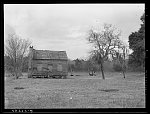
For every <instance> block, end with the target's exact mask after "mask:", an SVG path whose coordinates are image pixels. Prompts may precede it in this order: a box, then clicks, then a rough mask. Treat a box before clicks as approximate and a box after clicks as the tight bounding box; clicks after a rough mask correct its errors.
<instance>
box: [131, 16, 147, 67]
mask: <svg viewBox="0 0 150 114" xmlns="http://www.w3.org/2000/svg"><path fill="white" fill-rule="evenodd" d="M140 20H141V21H142V24H141V28H140V29H139V30H138V31H137V32H132V33H131V34H130V35H129V48H130V49H132V50H133V53H132V54H130V56H129V64H130V65H136V66H144V65H145V13H144V14H143V15H142V16H141V18H140Z"/></svg>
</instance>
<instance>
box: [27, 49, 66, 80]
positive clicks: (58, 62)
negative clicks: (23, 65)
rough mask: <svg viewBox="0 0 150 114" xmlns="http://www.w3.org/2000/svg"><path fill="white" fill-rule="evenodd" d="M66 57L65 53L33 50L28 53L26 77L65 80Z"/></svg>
mask: <svg viewBox="0 0 150 114" xmlns="http://www.w3.org/2000/svg"><path fill="white" fill-rule="evenodd" d="M67 75H68V57H67V54H66V51H50V50H35V49H33V46H32V47H30V51H29V68H28V77H29V78H37V77H47V78H66V76H67Z"/></svg>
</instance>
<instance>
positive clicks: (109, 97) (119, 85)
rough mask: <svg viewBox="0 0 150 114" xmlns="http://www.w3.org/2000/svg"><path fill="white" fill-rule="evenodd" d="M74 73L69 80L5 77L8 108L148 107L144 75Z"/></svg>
mask: <svg viewBox="0 0 150 114" xmlns="http://www.w3.org/2000/svg"><path fill="white" fill-rule="evenodd" d="M105 75H106V79H105V80H102V77H101V75H100V73H97V75H96V76H89V75H88V73H74V76H70V74H69V75H68V77H67V79H40V78H39V79H31V78H30V79H29V78H27V75H26V74H24V76H23V77H21V78H20V79H17V80H14V79H12V77H6V78H5V83H4V84H5V85H4V87H5V108H6V109H44V108H46V109H51V108H145V75H144V74H143V73H127V74H126V78H125V79H124V78H123V76H122V74H120V73H114V72H113V73H112V72H110V73H105Z"/></svg>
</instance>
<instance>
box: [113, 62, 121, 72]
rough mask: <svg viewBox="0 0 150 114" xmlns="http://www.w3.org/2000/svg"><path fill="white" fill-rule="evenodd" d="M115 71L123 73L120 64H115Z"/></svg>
mask: <svg viewBox="0 0 150 114" xmlns="http://www.w3.org/2000/svg"><path fill="white" fill-rule="evenodd" d="M113 69H114V71H118V72H119V71H122V67H121V65H120V64H119V63H114V64H113Z"/></svg>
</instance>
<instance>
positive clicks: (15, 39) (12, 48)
mask: <svg viewBox="0 0 150 114" xmlns="http://www.w3.org/2000/svg"><path fill="white" fill-rule="evenodd" d="M30 44H31V42H30V41H29V40H25V39H21V38H20V37H19V36H17V35H16V34H9V35H8V39H7V40H6V45H5V55H6V56H8V57H9V58H10V61H11V62H10V64H9V65H10V66H11V67H12V72H13V74H14V75H15V77H16V78H19V76H20V75H22V67H23V62H24V61H23V57H25V55H26V54H27V49H28V47H29V46H30Z"/></svg>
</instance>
